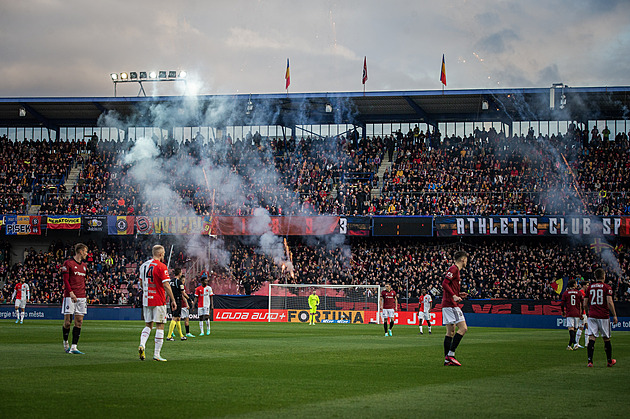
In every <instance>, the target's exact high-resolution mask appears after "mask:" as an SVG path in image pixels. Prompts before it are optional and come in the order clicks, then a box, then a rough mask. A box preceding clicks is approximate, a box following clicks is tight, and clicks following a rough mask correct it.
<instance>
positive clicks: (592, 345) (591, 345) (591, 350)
mask: <svg viewBox="0 0 630 419" xmlns="http://www.w3.org/2000/svg"><path fill="white" fill-rule="evenodd" d="M586 348H587V349H586V353H587V354H588V362H593V353H594V352H595V341H594V340H589V341H588V346H587V347H586Z"/></svg>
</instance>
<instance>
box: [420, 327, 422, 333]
mask: <svg viewBox="0 0 630 419" xmlns="http://www.w3.org/2000/svg"><path fill="white" fill-rule="evenodd" d="M420 333H422V325H420Z"/></svg>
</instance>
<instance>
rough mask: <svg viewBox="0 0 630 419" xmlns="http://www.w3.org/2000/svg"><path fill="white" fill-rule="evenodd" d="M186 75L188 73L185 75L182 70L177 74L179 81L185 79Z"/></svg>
mask: <svg viewBox="0 0 630 419" xmlns="http://www.w3.org/2000/svg"><path fill="white" fill-rule="evenodd" d="M187 75H188V73H186V72H185V71H184V70H182V71H180V72H179V78H180V79H185V78H186V76H187Z"/></svg>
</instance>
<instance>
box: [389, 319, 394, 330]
mask: <svg viewBox="0 0 630 419" xmlns="http://www.w3.org/2000/svg"><path fill="white" fill-rule="evenodd" d="M393 328H394V319H391V320H390V321H389V330H392V329H393Z"/></svg>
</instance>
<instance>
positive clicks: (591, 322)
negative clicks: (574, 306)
mask: <svg viewBox="0 0 630 419" xmlns="http://www.w3.org/2000/svg"><path fill="white" fill-rule="evenodd" d="M588 334H589V335H591V336H595V337H596V338H598V337H599V336H600V334H601V336H602V337H603V338H606V339H610V319H595V318H593V317H589V318H588Z"/></svg>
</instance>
